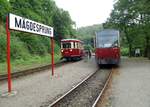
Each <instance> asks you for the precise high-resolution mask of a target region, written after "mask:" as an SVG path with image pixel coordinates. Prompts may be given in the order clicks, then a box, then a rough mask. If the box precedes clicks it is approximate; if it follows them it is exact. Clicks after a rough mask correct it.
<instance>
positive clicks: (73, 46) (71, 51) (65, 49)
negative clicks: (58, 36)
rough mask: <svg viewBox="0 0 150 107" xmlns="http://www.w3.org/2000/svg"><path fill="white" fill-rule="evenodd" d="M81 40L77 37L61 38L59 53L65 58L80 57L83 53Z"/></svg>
mask: <svg viewBox="0 0 150 107" xmlns="http://www.w3.org/2000/svg"><path fill="white" fill-rule="evenodd" d="M83 51H84V49H83V42H82V41H81V40H78V39H62V40H61V55H62V58H65V59H66V60H68V61H69V60H77V59H82V57H83V55H84V52H83Z"/></svg>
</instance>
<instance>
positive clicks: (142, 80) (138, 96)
mask: <svg viewBox="0 0 150 107" xmlns="http://www.w3.org/2000/svg"><path fill="white" fill-rule="evenodd" d="M99 107H150V60H147V59H142V58H131V59H129V58H124V59H122V64H121V66H120V68H119V69H118V71H117V70H116V71H115V72H114V74H113V79H112V84H111V85H110V86H109V88H108V89H107V91H106V93H105V97H104V99H103V103H102V105H101V106H99Z"/></svg>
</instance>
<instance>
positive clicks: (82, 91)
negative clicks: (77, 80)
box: [55, 69, 111, 107]
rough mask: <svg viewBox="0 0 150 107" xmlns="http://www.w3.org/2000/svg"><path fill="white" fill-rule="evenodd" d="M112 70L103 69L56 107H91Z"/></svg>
mask: <svg viewBox="0 0 150 107" xmlns="http://www.w3.org/2000/svg"><path fill="white" fill-rule="evenodd" d="M110 71H111V69H101V70H99V71H97V72H96V73H95V74H94V75H93V76H92V77H91V78H90V79H88V80H87V81H86V82H84V83H83V84H82V85H80V86H79V87H78V88H77V89H75V91H73V92H72V93H70V94H69V95H67V96H66V97H65V98H64V99H63V100H62V101H61V102H59V103H58V105H55V106H56V107H91V106H92V105H93V103H94V101H95V100H96V98H97V96H98V94H99V93H100V91H101V89H102V88H103V86H104V83H105V81H106V79H107V77H108V75H109V73H110Z"/></svg>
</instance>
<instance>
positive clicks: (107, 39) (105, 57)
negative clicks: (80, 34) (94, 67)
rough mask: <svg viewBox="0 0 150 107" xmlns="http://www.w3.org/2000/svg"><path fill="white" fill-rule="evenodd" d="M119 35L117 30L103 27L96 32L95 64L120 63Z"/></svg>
mask: <svg viewBox="0 0 150 107" xmlns="http://www.w3.org/2000/svg"><path fill="white" fill-rule="evenodd" d="M119 38H120V35H119V31H118V30H114V29H104V30H102V31H100V32H97V33H96V51H95V58H96V62H97V64H99V65H100V64H116V65H118V64H119V63H120V41H119Z"/></svg>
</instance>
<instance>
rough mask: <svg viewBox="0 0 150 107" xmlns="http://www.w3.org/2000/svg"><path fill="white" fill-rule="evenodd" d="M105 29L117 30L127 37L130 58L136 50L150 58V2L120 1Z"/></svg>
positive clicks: (141, 0) (139, 0)
mask: <svg viewBox="0 0 150 107" xmlns="http://www.w3.org/2000/svg"><path fill="white" fill-rule="evenodd" d="M104 27H105V28H117V29H120V31H122V32H121V34H122V36H125V39H123V40H127V44H128V48H129V55H130V56H132V55H133V52H134V50H135V48H140V49H141V50H142V51H143V53H142V54H143V55H144V56H149V54H150V31H149V28H150V1H149V0H118V1H117V2H116V3H115V4H114V9H113V10H112V12H111V16H110V18H109V19H108V20H107V22H106V23H104ZM123 45H125V44H123ZM149 57H150V56H149Z"/></svg>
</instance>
